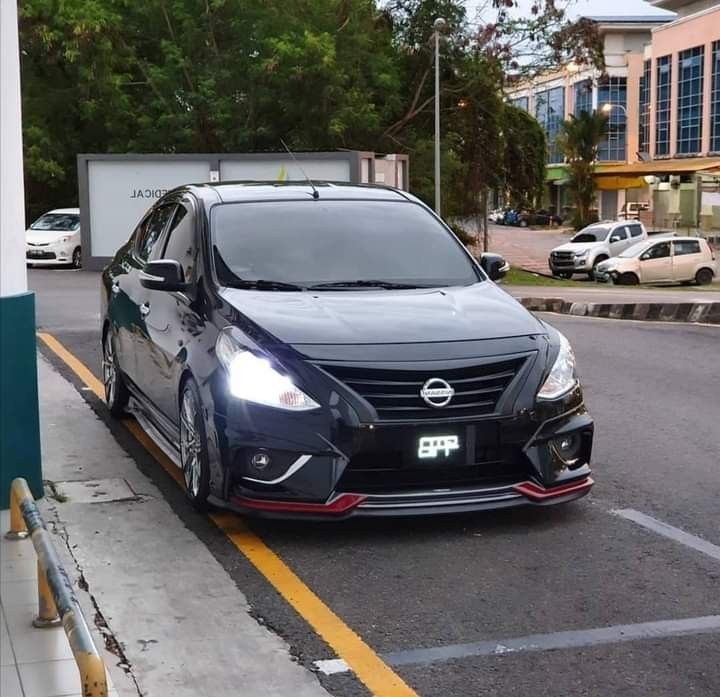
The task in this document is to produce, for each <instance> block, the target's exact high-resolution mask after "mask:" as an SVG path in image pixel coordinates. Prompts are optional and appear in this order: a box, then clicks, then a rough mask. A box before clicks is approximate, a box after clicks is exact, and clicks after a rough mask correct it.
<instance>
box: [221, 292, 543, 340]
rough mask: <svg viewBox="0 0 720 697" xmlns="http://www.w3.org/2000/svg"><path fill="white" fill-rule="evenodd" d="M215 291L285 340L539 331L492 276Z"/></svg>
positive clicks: (462, 337)
mask: <svg viewBox="0 0 720 697" xmlns="http://www.w3.org/2000/svg"><path fill="white" fill-rule="evenodd" d="M221 295H222V297H223V298H224V299H225V300H226V301H227V302H228V303H229V304H230V305H232V306H233V307H234V308H235V309H236V310H237V311H238V312H239V313H240V314H241V316H244V317H245V318H246V319H247V320H250V322H252V323H253V324H254V325H256V326H257V327H259V328H260V329H261V330H264V331H265V332H267V333H269V334H271V335H272V336H273V337H274V338H276V339H278V340H280V341H281V342H283V343H286V344H292V345H299V344H314V345H318V344H335V345H337V344H388V343H392V344H401V343H418V342H448V341H472V340H483V339H502V338H508V337H514V336H527V335H536V334H545V333H546V332H545V329H544V328H543V326H542V324H540V322H539V321H538V320H537V319H536V318H535V317H534V316H533V315H532V314H530V313H529V312H528V311H527V310H526V309H525V308H524V307H523V306H522V305H520V303H518V302H517V301H516V300H515V299H514V298H512V297H511V296H510V295H508V294H507V293H506V292H505V291H504V290H501V289H500V288H498V287H497V286H496V285H495V284H494V283H492V282H491V281H485V282H483V283H478V284H475V285H472V286H466V287H458V288H438V289H428V290H424V289H418V290H407V291H400V290H398V291H392V290H390V291H388V290H382V291H375V290H368V291H365V290H363V291H322V292H299V293H294V292H290V293H285V292H267V291H265V292H260V291H253V290H239V289H234V288H225V289H223V290H222V291H221ZM241 321H242V320H241Z"/></svg>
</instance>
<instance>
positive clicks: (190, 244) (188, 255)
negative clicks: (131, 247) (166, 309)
mask: <svg viewBox="0 0 720 697" xmlns="http://www.w3.org/2000/svg"><path fill="white" fill-rule="evenodd" d="M196 252H197V245H196V243H195V218H194V217H193V214H192V212H191V211H190V210H188V209H187V208H186V207H185V205H184V204H180V205H179V206H178V207H177V210H176V211H175V216H174V217H173V219H172V223H171V224H170V230H169V232H168V239H167V243H166V244H165V251H164V252H163V255H162V256H163V259H174V260H175V261H179V262H180V266H182V267H183V271H184V272H185V281H186V282H188V283H191V282H192V281H193V280H194V279H195V260H196Z"/></svg>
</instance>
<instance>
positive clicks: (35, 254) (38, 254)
mask: <svg viewBox="0 0 720 697" xmlns="http://www.w3.org/2000/svg"><path fill="white" fill-rule="evenodd" d="M25 257H26V258H27V259H55V258H57V257H56V256H55V252H42V251H31V252H27V253H26V254H25Z"/></svg>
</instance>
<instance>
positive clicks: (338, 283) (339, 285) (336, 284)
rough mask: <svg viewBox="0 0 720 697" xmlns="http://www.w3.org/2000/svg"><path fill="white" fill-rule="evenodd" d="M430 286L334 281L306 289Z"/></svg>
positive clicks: (398, 288) (386, 282)
mask: <svg viewBox="0 0 720 697" xmlns="http://www.w3.org/2000/svg"><path fill="white" fill-rule="evenodd" d="M430 287H431V286H419V285H417V284H414V283H392V282H391V281H373V280H364V279H363V280H356V281H334V282H332V283H316V284H315V285H314V286H308V290H334V289H336V288H384V289H385V290H408V289H412V288H430Z"/></svg>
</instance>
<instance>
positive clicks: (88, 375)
mask: <svg viewBox="0 0 720 697" xmlns="http://www.w3.org/2000/svg"><path fill="white" fill-rule="evenodd" d="M38 336H39V337H40V339H42V342H43V343H44V344H45V346H47V347H48V348H49V349H50V350H51V351H52V352H53V353H54V354H55V355H56V356H57V357H58V358H60V359H61V360H62V362H63V363H65V365H67V367H68V368H70V370H72V371H73V373H75V375H77V376H78V377H79V378H80V379H81V380H82V381H83V382H84V383H85V385H86V386H87V387H89V388H90V389H91V390H92V392H93V393H94V394H95V395H96V396H98V397H99V398H100V399H105V386H104V385H103V384H102V382H101V381H100V380H98V379H97V378H96V377H95V376H94V375H93V374H92V372H91V371H90V369H89V368H88V367H87V366H86V365H85V364H84V363H83V362H82V361H80V360H79V359H77V358H76V357H75V356H74V355H73V354H72V353H70V351H68V350H67V349H66V348H65V347H64V346H63V345H62V344H61V343H60V342H59V341H58V340H57V339H56V338H55V337H54V336H53V335H52V334H45V333H43V332H38Z"/></svg>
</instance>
